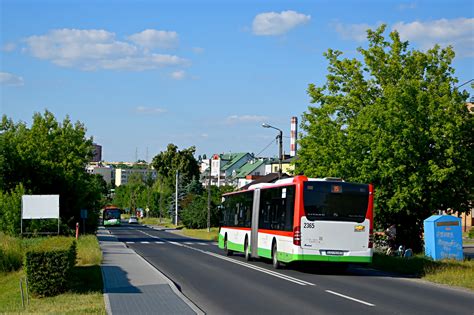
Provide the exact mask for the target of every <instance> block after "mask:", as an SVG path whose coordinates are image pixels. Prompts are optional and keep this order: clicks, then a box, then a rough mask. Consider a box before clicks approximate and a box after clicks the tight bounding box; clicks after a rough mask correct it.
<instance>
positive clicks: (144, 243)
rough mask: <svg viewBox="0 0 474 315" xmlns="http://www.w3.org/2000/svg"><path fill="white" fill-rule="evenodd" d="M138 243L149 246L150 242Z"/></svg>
mask: <svg viewBox="0 0 474 315" xmlns="http://www.w3.org/2000/svg"><path fill="white" fill-rule="evenodd" d="M140 243H142V244H150V242H140Z"/></svg>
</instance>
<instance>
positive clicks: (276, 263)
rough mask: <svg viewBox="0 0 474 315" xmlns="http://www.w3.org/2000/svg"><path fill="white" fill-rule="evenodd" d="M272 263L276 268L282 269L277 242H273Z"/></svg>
mask: <svg viewBox="0 0 474 315" xmlns="http://www.w3.org/2000/svg"><path fill="white" fill-rule="evenodd" d="M272 265H273V268H275V269H280V268H281V264H280V262H279V261H278V255H277V244H276V242H275V243H273V247H272Z"/></svg>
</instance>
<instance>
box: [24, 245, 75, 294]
mask: <svg viewBox="0 0 474 315" xmlns="http://www.w3.org/2000/svg"><path fill="white" fill-rule="evenodd" d="M67 243H68V244H67ZM66 244H67V245H69V246H65V245H66ZM76 257H77V248H76V241H72V242H71V241H70V239H67V238H50V239H48V240H46V241H44V242H42V243H41V244H40V245H39V246H38V247H36V248H34V249H33V250H31V251H28V252H27V253H26V256H25V262H24V265H25V269H26V275H27V278H28V284H29V288H30V291H31V293H33V294H34V295H37V296H54V295H57V294H59V293H62V292H64V291H65V290H66V289H67V278H68V277H69V275H70V273H71V271H72V268H73V267H74V265H75V264H76Z"/></svg>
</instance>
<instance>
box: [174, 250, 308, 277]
mask: <svg viewBox="0 0 474 315" xmlns="http://www.w3.org/2000/svg"><path fill="white" fill-rule="evenodd" d="M170 243H171V244H173V245H178V246H182V247H186V248H189V249H192V250H195V251H197V252H201V253H203V254H206V255H210V256H213V257H216V258H219V259H222V260H226V261H228V262H231V263H234V264H237V265H241V266H244V267H246V268H250V269H253V270H256V271H260V272H263V273H266V274H268V275H271V276H274V277H277V278H280V279H283V280H286V281H290V282H293V283H296V284H299V285H312V286H314V285H315V284H314V283H311V282H307V281H304V280H300V279H297V278H293V277H290V276H287V275H284V274H281V273H279V272H275V271H272V270H268V269H265V268H261V267H257V266H254V265H251V264H248V263H244V262H241V261H238V260H236V259H232V258H228V257H225V256H221V255H219V254H216V253H213V252H208V251H205V250H202V249H198V248H194V247H191V246H187V245H183V244H179V243H175V242H170Z"/></svg>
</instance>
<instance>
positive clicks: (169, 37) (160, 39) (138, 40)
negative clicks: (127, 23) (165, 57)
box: [128, 29, 179, 49]
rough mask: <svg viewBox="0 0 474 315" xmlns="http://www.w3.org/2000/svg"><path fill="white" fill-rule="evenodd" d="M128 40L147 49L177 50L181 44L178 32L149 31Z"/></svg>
mask: <svg viewBox="0 0 474 315" xmlns="http://www.w3.org/2000/svg"><path fill="white" fill-rule="evenodd" d="M128 39H129V40H131V41H132V42H134V43H135V44H137V45H139V46H141V47H143V48H146V49H153V48H163V49H171V48H176V47H177V46H178V42H179V40H178V33H176V32H170V31H157V30H151V29H147V30H144V31H143V32H140V33H136V34H133V35H130V36H129V37H128Z"/></svg>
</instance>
